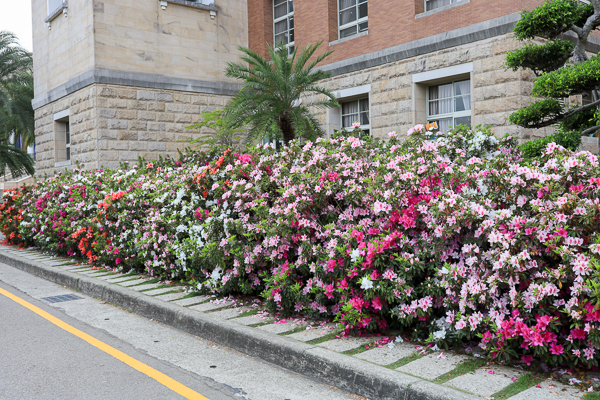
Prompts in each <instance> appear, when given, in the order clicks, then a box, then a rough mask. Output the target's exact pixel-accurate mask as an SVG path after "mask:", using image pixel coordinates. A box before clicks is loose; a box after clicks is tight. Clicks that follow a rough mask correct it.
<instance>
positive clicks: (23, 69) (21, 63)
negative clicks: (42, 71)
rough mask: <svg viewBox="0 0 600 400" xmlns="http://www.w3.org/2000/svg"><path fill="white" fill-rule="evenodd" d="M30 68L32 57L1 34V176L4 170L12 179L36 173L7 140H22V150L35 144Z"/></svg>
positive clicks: (24, 154)
mask: <svg viewBox="0 0 600 400" xmlns="http://www.w3.org/2000/svg"><path fill="white" fill-rule="evenodd" d="M32 66H33V62H32V56H31V53H29V52H28V51H27V50H25V49H23V48H22V47H20V46H19V45H18V41H17V37H16V36H15V35H14V34H12V33H10V32H6V31H0V175H5V172H6V169H7V168H8V169H9V170H10V172H11V174H12V175H13V176H15V177H16V176H20V175H23V174H25V173H27V174H30V175H33V174H34V172H35V169H34V162H33V160H32V158H31V157H30V156H29V154H27V152H26V151H24V150H23V149H22V148H20V147H17V146H16V141H14V143H11V140H10V138H11V137H13V138H14V137H21V138H22V139H23V142H24V143H23V144H24V146H25V148H26V146H27V145H31V144H33V142H34V141H35V137H34V113H33V108H32V107H31V100H32V99H33V75H32Z"/></svg>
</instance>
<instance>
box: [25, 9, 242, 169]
mask: <svg viewBox="0 0 600 400" xmlns="http://www.w3.org/2000/svg"><path fill="white" fill-rule="evenodd" d="M32 2H33V7H32V8H33V30H34V32H33V52H34V80H35V83H34V84H35V98H34V100H33V107H34V109H35V115H36V163H37V171H38V172H37V175H38V176H41V175H43V174H44V173H45V172H47V173H51V172H52V171H53V170H54V169H62V168H64V167H69V166H70V167H71V168H72V167H73V166H74V165H75V163H76V162H80V163H82V165H83V166H85V167H86V168H99V167H101V166H105V167H115V166H117V165H118V164H119V162H121V161H135V160H137V159H138V156H142V157H146V158H147V159H151V158H155V157H158V154H159V153H162V154H171V155H176V154H177V148H178V147H184V146H185V145H186V140H187V139H189V138H195V137H198V136H199V135H201V134H203V132H199V131H193V130H188V129H186V127H187V126H189V125H191V124H192V123H195V122H197V121H198V116H199V114H200V112H201V111H204V110H210V109H215V108H222V107H223V106H224V105H225V104H226V102H227V101H228V99H229V98H230V96H231V95H233V94H235V93H236V92H237V91H238V90H239V87H240V86H239V83H237V82H234V81H232V80H231V79H228V78H226V77H225V76H224V72H223V71H224V69H225V67H226V65H227V63H228V62H231V61H237V60H238V58H239V51H238V50H237V47H238V46H247V45H248V36H247V35H248V29H247V20H248V18H247V7H246V3H245V1H221V2H220V3H219V4H218V7H217V6H215V5H214V1H210V0H203V1H198V2H190V1H184V0H162V1H156V0H135V1H134V0H101V1H99V0H32Z"/></svg>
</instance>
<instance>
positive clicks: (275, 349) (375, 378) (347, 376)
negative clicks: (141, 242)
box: [0, 253, 481, 400]
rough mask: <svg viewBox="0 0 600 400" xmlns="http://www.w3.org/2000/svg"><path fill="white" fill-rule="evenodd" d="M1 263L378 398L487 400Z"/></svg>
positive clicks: (30, 264)
mask: <svg viewBox="0 0 600 400" xmlns="http://www.w3.org/2000/svg"><path fill="white" fill-rule="evenodd" d="M0 263H4V264H7V265H10V266H12V267H15V268H18V269H20V270H22V271H25V272H28V273H30V274H32V275H35V276H38V277H40V278H44V279H46V280H49V281H52V282H54V283H57V284H59V285H63V286H67V287H70V288H71V289H74V290H77V291H79V292H81V293H83V294H86V295H88V296H92V297H97V298H100V299H103V300H105V301H108V302H110V303H112V304H115V305H118V306H119V307H123V308H125V309H127V310H130V311H132V312H134V313H136V314H138V315H141V316H143V317H146V318H150V319H153V320H155V321H158V322H161V323H163V324H166V325H170V326H172V327H174V328H176V329H179V330H181V331H184V332H186V333H189V334H192V335H195V336H198V337H201V338H203V339H207V340H210V341H213V342H215V343H218V344H220V345H223V346H227V347H230V348H232V349H235V350H237V351H239V352H242V353H244V354H247V355H249V356H252V357H257V358H260V359H262V360H265V361H267V362H270V363H272V364H275V365H278V366H281V367H283V368H286V369H288V370H291V371H294V372H297V373H300V374H302V375H304V376H307V377H309V378H312V379H315V380H317V381H319V382H322V383H325V384H328V385H332V386H335V387H337V388H339V389H342V390H344V391H347V392H350V393H354V394H357V395H360V396H364V397H367V398H370V399H373V400H375V399H382V400H387V399H390V400H398V399H402V400H469V399H473V400H474V399H481V398H480V397H478V396H475V395H471V394H468V393H465V392H461V391H458V390H454V389H451V388H449V387H445V386H442V385H437V384H435V383H433V382H429V381H425V380H422V379H420V378H416V377H412V376H410V375H406V374H403V373H400V372H397V371H392V370H390V369H387V368H385V367H382V366H379V365H375V364H371V363H368V362H366V361H362V360H359V359H356V358H354V357H349V356H346V355H343V354H338V353H336V352H333V351H331V350H328V349H325V348H322V347H318V346H313V345H309V344H306V343H302V342H297V341H295V340H292V339H289V338H286V337H284V336H279V335H275V334H272V333H269V332H264V331H261V330H258V329H254V328H250V327H247V326H243V325H239V324H236V323H235V322H231V321H227V320H222V319H220V318H217V317H214V316H211V315H208V314H203V313H200V312H196V311H193V310H189V309H187V308H184V307H181V306H178V305H176V304H170V303H166V302H163V301H161V300H158V299H154V298H152V297H149V296H146V295H144V294H142V293H138V292H135V291H133V290H130V289H127V288H125V287H120V286H117V285H114V284H110V283H107V282H104V281H102V280H99V279H94V278H90V277H82V276H79V275H76V274H75V273H72V272H68V271H63V270H57V269H54V268H52V267H48V266H46V265H44V264H43V263H39V262H35V261H32V260H29V259H25V258H22V257H19V256H16V255H7V254H3V253H0Z"/></svg>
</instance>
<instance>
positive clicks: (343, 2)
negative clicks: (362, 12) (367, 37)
mask: <svg viewBox="0 0 600 400" xmlns="http://www.w3.org/2000/svg"><path fill="white" fill-rule="evenodd" d="M354 6H356V0H340V25H346V24H349V23H350V22H352V21H356V7H354ZM348 7H352V8H349V9H347V10H345V9H346V8H348ZM341 10H344V11H341Z"/></svg>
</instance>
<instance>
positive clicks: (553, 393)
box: [510, 380, 583, 400]
mask: <svg viewBox="0 0 600 400" xmlns="http://www.w3.org/2000/svg"><path fill="white" fill-rule="evenodd" d="M582 397H583V393H581V391H580V390H578V389H576V388H574V387H571V386H568V385H563V384H562V383H558V382H556V381H553V380H546V381H543V382H541V383H540V387H539V388H538V387H535V386H532V387H530V388H529V389H527V390H524V391H522V392H521V393H517V394H516V395H514V396H513V397H510V400H546V399H548V400H550V399H551V400H574V399H581V398H582Z"/></svg>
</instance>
